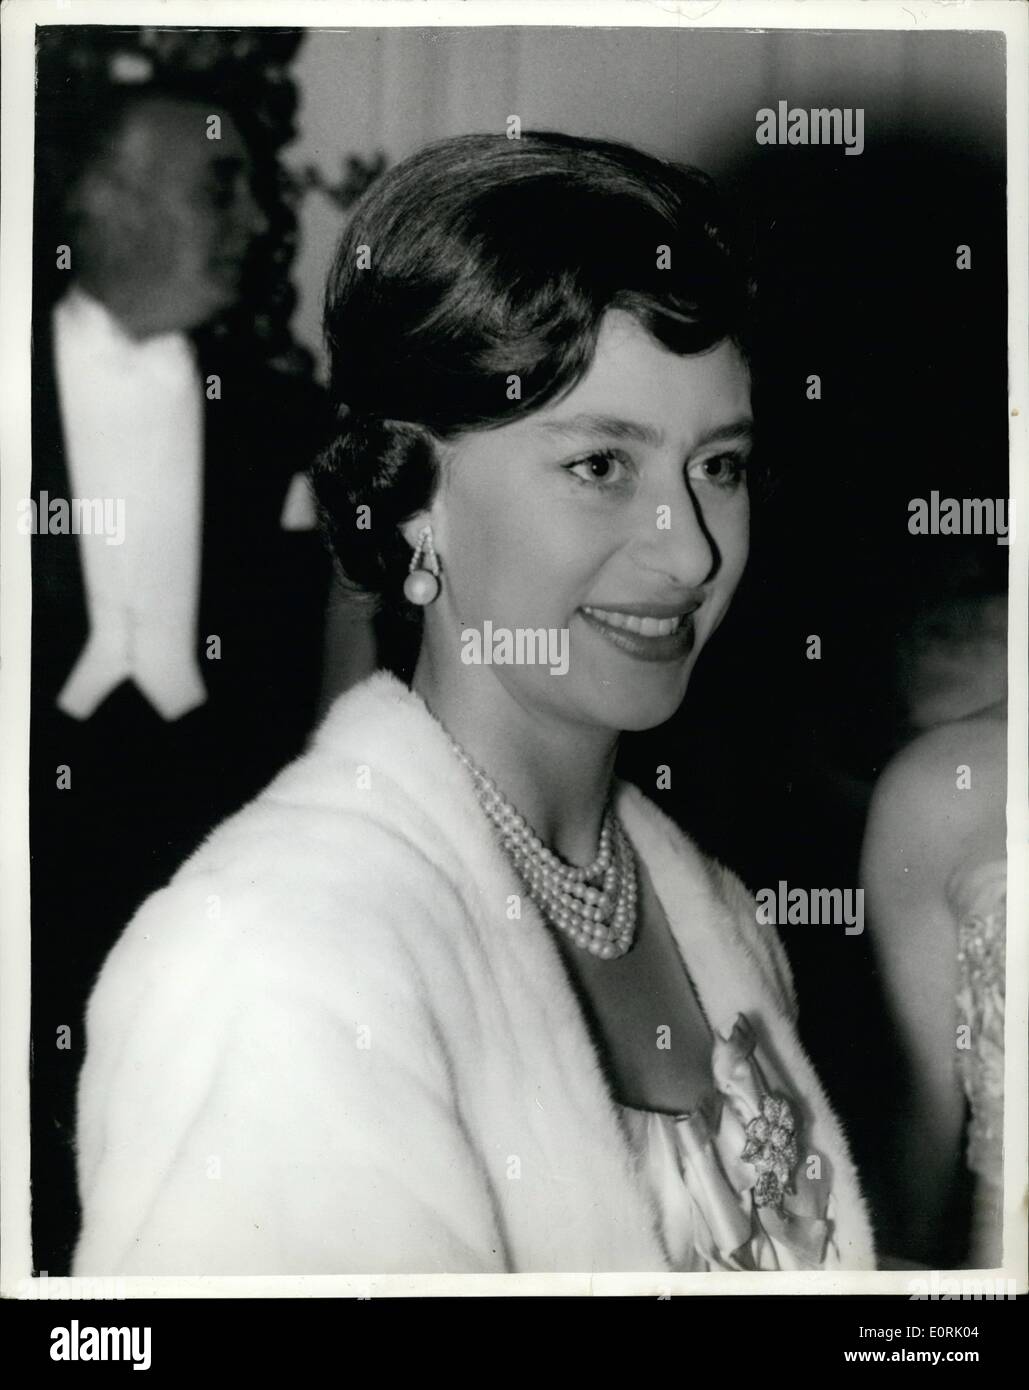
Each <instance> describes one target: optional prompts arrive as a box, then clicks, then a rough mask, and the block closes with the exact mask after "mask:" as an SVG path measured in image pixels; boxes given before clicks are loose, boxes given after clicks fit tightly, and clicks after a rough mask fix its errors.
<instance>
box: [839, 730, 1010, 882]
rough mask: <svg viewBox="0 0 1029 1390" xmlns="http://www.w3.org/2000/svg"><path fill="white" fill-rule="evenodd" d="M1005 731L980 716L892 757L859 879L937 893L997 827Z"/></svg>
mask: <svg viewBox="0 0 1029 1390" xmlns="http://www.w3.org/2000/svg"><path fill="white" fill-rule="evenodd" d="M1005 768H1006V723H1005V720H1004V717H1003V713H1000V714H996V713H994V712H992V711H983V712H981V713H977V714H975V715H971V716H968V717H966V718H963V719H956V720H951V721H949V722H947V723H946V724H941V725H938V726H936V727H934V728H932V729H928V730H925V731H924V732H923V733H921V734H919V735H918V736H917V737H916V738H914V739H912V741H911V742H910V743H908V744H907V745H905V747H904V748H902V749H901V750H900V752H899V753H897V754H896V755H895V756H894V757H893V759H892V760H891V761H890V762H889V763H888V764H887V766H886V767H885V769H884V770H883V772H882V775H881V776H880V778H879V780H878V782H877V783H876V787H875V791H874V793H873V796H872V803H871V808H870V811H869V818H868V826H867V829H866V834H865V851H864V856H863V857H864V861H865V875H866V877H870V878H871V879H872V880H873V886H874V880H875V879H876V878H877V877H881V876H882V875H886V876H887V877H889V876H890V875H891V874H892V875H894V876H902V877H903V879H904V880H905V882H906V883H907V884H908V885H909V887H910V888H912V889H915V888H917V886H918V885H920V884H925V883H927V882H929V883H932V884H934V885H935V886H936V887H937V888H939V889H940V890H941V891H942V887H943V884H944V882H945V880H946V876H947V874H948V873H949V872H950V871H951V870H952V869H953V867H954V865H955V863H956V862H958V861H959V860H960V858H961V857H962V855H963V854H964V853H966V852H967V849H968V846H969V845H970V844H971V843H973V842H975V841H976V840H978V839H980V838H982V837H984V836H989V835H990V834H991V833H992V832H993V831H994V830H995V828H996V825H998V824H1000V825H1002V822H1003V813H1004V801H1005V782H1006V778H1005Z"/></svg>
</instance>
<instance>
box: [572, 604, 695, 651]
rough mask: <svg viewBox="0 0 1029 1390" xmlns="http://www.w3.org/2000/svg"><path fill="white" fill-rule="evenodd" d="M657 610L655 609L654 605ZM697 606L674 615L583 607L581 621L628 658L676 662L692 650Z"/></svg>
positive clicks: (634, 609)
mask: <svg viewBox="0 0 1029 1390" xmlns="http://www.w3.org/2000/svg"><path fill="white" fill-rule="evenodd" d="M655 607H656V605H655ZM697 607H698V605H697V604H696V603H694V604H692V605H691V606H690V607H689V608H688V609H683V610H681V611H679V612H677V613H675V612H673V613H668V611H667V608H666V609H665V611H664V612H655V611H653V610H651V611H649V612H648V611H646V610H645V609H644V608H643V607H642V606H640V607H636V606H634V607H633V609H630V608H628V607H623V608H600V607H598V606H593V605H586V604H584V605H583V606H582V608H580V609H579V612H580V613H581V615H582V617H583V618H584V619H585V621H586V622H587V623H588V624H589V626H590V627H592V628H594V629H595V630H596V631H597V632H599V633H600V634H601V635H602V636H603V637H605V638H606V639H607V641H608V642H610V643H611V645H612V646H614V647H617V648H618V650H619V651H621V652H624V653H625V654H626V655H627V656H633V657H636V658H637V659H639V660H641V661H677V660H680V659H681V658H682V657H684V656H688V655H689V653H690V652H691V651H692V650H693V644H694V641H695V631H694V623H693V613H694V611H695V610H696V608H697Z"/></svg>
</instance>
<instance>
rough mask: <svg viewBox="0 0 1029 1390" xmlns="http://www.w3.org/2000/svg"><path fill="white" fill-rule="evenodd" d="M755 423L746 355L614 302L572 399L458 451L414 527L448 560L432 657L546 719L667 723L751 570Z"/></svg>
mask: <svg viewBox="0 0 1029 1390" xmlns="http://www.w3.org/2000/svg"><path fill="white" fill-rule="evenodd" d="M507 388H508V383H507V381H506V380H503V379H502V381H501V384H500V385H499V386H498V389H500V390H507ZM750 425H751V415H750V381H749V376H748V372H747V369H746V367H745V365H744V362H743V359H742V357H741V356H740V354H739V352H738V350H737V349H736V348H735V347H733V346H732V345H731V344H728V343H723V344H721V345H720V346H718V347H716V348H714V349H712V350H711V351H709V352H707V353H705V354H702V355H699V356H693V357H679V356H677V355H676V354H674V353H672V352H669V351H668V350H667V349H665V348H664V347H662V346H661V345H660V344H659V343H658V342H657V341H656V340H655V339H654V338H652V337H651V336H650V335H649V334H648V333H647V332H646V330H645V329H644V328H643V327H642V326H641V325H640V324H639V323H638V322H637V321H636V320H635V319H634V318H632V317H631V316H629V315H628V314H625V313H622V312H621V311H614V310H613V311H610V312H609V313H608V314H607V315H606V317H605V319H604V320H603V323H602V325H601V331H600V334H599V338H598V343H597V351H596V355H595V357H594V360H593V363H592V365H591V367H590V369H589V371H588V372H587V374H586V376H585V377H584V378H583V379H582V380H581V381H580V382H579V383H578V384H577V385H576V386H575V388H574V389H573V390H572V391H571V392H569V394H568V395H567V396H566V397H564V399H562V400H560V401H559V402H557V403H550V404H548V405H547V406H545V407H544V408H542V409H540V410H539V411H537V412H535V413H534V414H532V415H530V416H527V417H525V418H524V419H521V420H518V421H515V422H514V423H511V424H507V425H504V426H502V427H501V428H498V429H495V430H489V431H482V432H476V433H473V434H470V435H467V436H465V437H464V438H463V439H461V440H459V441H458V442H456V443H454V444H452V445H450V446H447V447H446V448H445V450H444V457H443V469H442V474H443V476H442V481H441V485H440V488H439V490H438V493H437V496H436V498H435V500H434V502H433V505H432V508H431V510H430V512H429V513H427V515H426V516H425V517H422V518H419V519H418V522H417V523H416V524H415V525H412V526H409V527H407V528H405V530H406V531H409V532H410V534H411V536H414V534H415V533H416V531H417V526H418V525H420V524H423V523H424V522H425V521H428V522H429V523H430V524H431V525H432V527H433V538H434V542H435V545H436V549H437V553H438V555H439V559H440V565H441V568H442V588H441V592H440V595H439V597H438V598H437V600H436V602H435V603H434V604H432V605H431V607H429V608H428V609H427V610H426V624H425V637H424V641H425V642H426V643H427V644H428V647H429V651H428V656H429V658H430V660H431V661H432V663H433V665H434V666H437V667H438V665H439V664H440V663H447V664H449V663H457V664H458V665H459V666H460V667H461V668H462V679H467V680H480V681H496V682H500V683H501V684H502V685H503V687H504V688H505V690H506V692H507V694H508V695H510V696H511V697H513V698H514V699H515V700H516V701H517V702H518V703H519V704H520V705H521V706H522V708H523V709H526V710H528V711H530V712H531V713H533V714H538V715H539V716H540V717H544V718H546V717H556V718H559V719H563V720H571V721H573V722H576V723H585V724H589V725H591V726H600V727H603V728H606V729H610V730H615V731H618V730H623V729H647V728H652V727H653V726H654V725H656V724H660V723H662V722H663V721H664V720H666V719H668V718H669V717H670V716H671V715H672V714H673V713H674V712H675V710H676V709H677V708H678V706H679V704H680V702H681V700H682V698H683V695H684V694H685V691H686V686H687V683H688V681H689V677H690V672H691V670H692V669H693V664H694V662H695V661H696V659H697V655H698V653H699V652H700V650H701V648H702V647H703V646H704V643H705V642H706V641H707V640H708V638H709V637H710V636H711V634H712V633H713V632H714V630H715V628H716V627H717V626H718V624H719V623H720V622H721V620H722V618H723V616H724V615H725V611H726V609H727V607H728V605H729V601H730V599H731V598H732V594H733V591H734V590H735V588H736V585H737V583H738V582H739V578H740V575H741V574H742V572H743V567H744V564H745V562H746V556H747V539H748V516H749V506H748V498H747V485H746V480H745V477H744V468H745V464H746V461H747V457H748V453H749V449H750ZM505 634H510V637H509V638H507V637H505ZM533 634H535V635H533ZM490 657H492V661H490V660H489V658H490ZM505 658H506V659H505Z"/></svg>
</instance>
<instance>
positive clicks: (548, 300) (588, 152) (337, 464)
mask: <svg viewBox="0 0 1029 1390" xmlns="http://www.w3.org/2000/svg"><path fill="white" fill-rule="evenodd" d="M662 248H666V250H665V251H662ZM662 264H667V265H668V266H669V268H667V269H663V268H661V266H662ZM750 300H751V284H750V281H749V279H748V278H747V275H746V273H745V271H744V270H743V268H742V266H741V263H740V259H739V257H738V256H737V255H736V254H735V253H734V252H733V250H732V249H731V248H730V245H729V241H728V239H727V234H726V232H725V229H724V217H723V215H722V213H721V211H720V209H719V205H718V201H717V197H716V194H715V191H714V188H713V185H712V183H711V181H710V180H709V179H708V178H707V177H706V176H705V175H704V174H701V173H700V172H698V171H697V170H694V169H690V168H686V167H683V166H681V165H676V164H670V163H667V162H665V161H663V160H660V159H656V158H654V157H653V156H651V155H648V154H644V153H643V152H642V151H640V150H637V149H633V148H631V147H630V146H627V145H620V144H614V143H611V142H607V141H598V140H586V139H580V138H577V137H574V136H570V135H562V134H558V133H555V132H551V131H537V132H531V133H529V132H526V133H524V134H523V135H522V137H521V138H520V139H508V138H507V137H506V136H504V135H465V136H459V137H457V138H454V139H449V140H442V141H440V142H438V143H436V144H432V145H429V146H427V147H426V148H425V149H422V150H421V151H419V152H418V153H417V154H415V155H413V156H411V157H410V158H408V159H405V160H404V161H403V162H402V163H400V164H398V165H396V166H395V167H394V168H392V169H391V170H389V171H388V172H387V173H385V174H384V175H382V176H381V178H379V179H378V181H377V182H376V183H374V184H373V185H372V187H371V188H370V189H369V190H368V191H367V193H365V195H364V196H363V198H362V199H361V200H360V202H359V203H358V204H357V205H356V206H355V208H354V211H353V214H352V218H351V221H350V223H349V225H348V227H347V229H346V231H345V232H344V234H343V237H342V239H341V241H340V244H339V247H338V250H337V252H336V257H335V261H334V263H333V267H332V270H331V272H330V275H329V281H328V287H327V290H326V297H325V320H324V326H325V335H326V341H327V344H328V347H329V352H330V381H329V389H330V394H331V396H332V398H333V400H334V402H335V404H336V407H337V410H338V413H339V433H338V435H337V437H336V439H335V440H334V442H333V443H332V444H331V445H330V447H329V448H328V449H327V450H326V451H325V453H324V454H323V455H322V457H321V459H320V460H319V462H318V464H317V466H316V468H315V475H314V481H315V488H316V492H317V494H318V498H319V503H320V510H321V514H322V521H323V525H324V526H325V528H326V532H327V535H328V538H329V541H330V544H331V546H332V548H333V550H334V552H335V555H336V559H337V562H338V564H339V567H340V569H341V571H342V577H343V579H344V581H345V582H346V583H347V584H348V585H349V586H350V587H351V588H353V589H354V590H356V591H357V592H359V593H363V594H366V595H370V596H372V597H374V598H376V599H379V600H381V601H383V602H384V603H385V604H386V605H388V607H389V608H391V609H399V610H400V611H405V612H407V613H408V614H409V616H412V617H417V613H416V612H415V611H414V610H413V609H412V606H411V605H409V604H407V603H404V602H403V600H402V595H401V590H402V586H403V582H404V579H405V578H406V576H407V569H408V561H409V558H410V549H409V547H408V545H407V544H406V542H405V541H404V539H403V536H402V535H401V534H400V531H399V529H398V528H399V526H400V525H401V524H402V523H403V522H405V521H407V520H408V519H409V518H410V517H411V516H413V515H415V514H416V513H417V512H419V511H421V510H422V509H424V508H425V507H426V506H428V505H429V503H430V502H431V500H432V497H433V494H434V492H435V488H436V484H437V478H438V473H437V450H436V447H435V445H436V444H437V442H441V441H450V440H453V439H455V438H457V437H459V436H460V435H461V434H462V433H463V432H465V431H468V430H479V429H490V428H496V427H497V426H500V425H503V424H505V423H507V422H509V421H511V420H514V419H517V418H518V417H520V416H524V415H527V414H530V413H531V412H533V411H535V410H538V409H540V407H541V406H543V405H544V404H546V403H548V402H551V401H553V400H555V399H557V398H558V397H560V396H562V395H564V394H565V393H567V392H568V391H569V390H571V388H572V387H574V386H575V385H576V383H577V382H578V381H579V380H581V378H582V377H583V376H584V375H585V373H586V372H587V370H588V369H589V366H590V363H591V362H592V359H593V354H594V351H595V348H596V342H597V335H598V332H599V329H600V324H601V320H602V319H603V317H604V315H605V313H606V312H607V311H608V310H610V309H623V310H626V311H627V312H629V313H630V314H632V315H633V316H634V317H635V318H636V319H637V320H638V321H639V322H640V323H641V324H642V325H643V326H644V327H645V328H646V329H647V330H648V332H650V333H651V334H652V335H653V336H654V338H655V339H656V340H657V341H658V342H660V343H661V344H662V345H663V346H665V347H667V348H669V349H670V350H671V351H673V352H677V353H681V354H691V353H700V352H704V351H706V350H707V349H709V348H712V347H714V346H716V345H717V344H718V343H720V342H722V341H724V340H729V341H732V342H735V343H736V344H737V346H738V347H739V348H740V350H741V352H742V353H743V355H744V357H746V358H748V359H749V355H750V354H749V348H748V342H747V335H746V330H747V326H748V323H749V318H750V315H749V307H750ZM512 376H514V377H517V378H518V391H517V392H515V391H513V390H512V389H511V383H510V378H511V377H512ZM512 395H515V396H516V397H517V398H516V399H511V396H512ZM362 505H366V506H368V507H369V508H370V519H371V524H370V527H368V528H366V529H361V528H359V527H358V526H357V524H356V522H357V508H358V507H360V506H362Z"/></svg>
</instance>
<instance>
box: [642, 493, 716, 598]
mask: <svg viewBox="0 0 1029 1390" xmlns="http://www.w3.org/2000/svg"><path fill="white" fill-rule="evenodd" d="M633 557H634V559H635V560H636V562H637V564H639V565H640V566H641V567H642V568H644V569H649V570H653V571H654V572H655V573H660V574H662V575H665V576H667V578H668V579H670V580H672V581H674V583H676V584H677V585H679V586H681V587H683V588H695V587H697V586H699V585H701V584H704V583H706V582H707V581H708V580H710V579H711V578H712V577H713V576H714V574H715V573H716V571H717V570H718V566H719V564H720V563H721V555H720V553H719V550H718V546H717V545H716V543H715V540H714V537H713V536H712V534H711V531H710V529H709V527H708V525H707V523H706V521H705V519H704V513H703V511H702V509H701V506H700V503H699V502H698V501H697V499H696V497H695V496H694V494H693V492H692V491H691V490H690V489H689V488H688V487H683V488H681V489H680V490H678V491H677V492H676V495H675V496H674V497H672V498H669V499H668V500H667V501H666V502H652V503H651V504H650V505H649V507H648V508H647V510H646V511H645V512H644V514H643V515H642V516H641V518H640V527H639V531H638V534H637V537H636V540H635V543H634V546H633Z"/></svg>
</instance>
